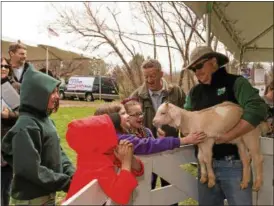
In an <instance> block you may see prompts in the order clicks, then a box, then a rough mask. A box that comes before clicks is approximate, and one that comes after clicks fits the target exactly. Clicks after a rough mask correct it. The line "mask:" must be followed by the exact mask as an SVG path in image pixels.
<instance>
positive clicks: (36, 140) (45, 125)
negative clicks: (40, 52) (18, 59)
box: [2, 67, 74, 200]
mask: <svg viewBox="0 0 274 206" xmlns="http://www.w3.org/2000/svg"><path fill="white" fill-rule="evenodd" d="M59 83H60V82H59V81H57V80H55V79H54V78H52V77H50V76H48V75H46V74H43V73H41V72H38V71H35V70H34V69H33V68H32V67H31V68H29V69H28V70H27V71H26V73H25V75H24V79H23V82H22V85H21V93H20V100H21V102H20V109H19V112H20V114H19V118H18V120H17V122H16V124H15V125H14V126H13V127H12V129H11V130H10V131H9V132H8V133H7V134H6V135H5V136H4V138H3V142H2V151H3V153H4V154H3V155H4V158H5V160H6V161H7V162H8V163H9V164H10V165H12V167H13V172H14V179H13V182H12V188H11V195H12V197H13V198H14V199H17V200H30V199H34V198H37V197H41V196H45V195H49V194H51V193H55V192H56V191H61V190H63V191H67V190H68V187H69V185H70V180H71V177H72V175H73V173H74V168H73V166H72V164H71V162H70V160H69V159H68V158H67V156H66V155H65V153H64V152H63V150H62V148H61V147H60V140H59V137H58V134H57V130H56V128H55V125H54V124H53V121H52V120H50V118H49V115H48V112H47V105H48V100H49V97H50V94H51V93H52V92H53V90H54V89H55V88H56V86H57V85H58V84H59Z"/></svg>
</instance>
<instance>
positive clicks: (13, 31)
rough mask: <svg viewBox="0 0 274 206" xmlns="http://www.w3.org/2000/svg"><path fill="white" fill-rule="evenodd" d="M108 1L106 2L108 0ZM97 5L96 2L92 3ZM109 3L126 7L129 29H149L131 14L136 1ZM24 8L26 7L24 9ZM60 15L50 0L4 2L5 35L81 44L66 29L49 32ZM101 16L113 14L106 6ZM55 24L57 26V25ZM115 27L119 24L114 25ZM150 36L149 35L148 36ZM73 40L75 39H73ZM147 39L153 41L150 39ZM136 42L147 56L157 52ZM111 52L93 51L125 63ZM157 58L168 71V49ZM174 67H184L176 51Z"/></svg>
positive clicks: (109, 60)
mask: <svg viewBox="0 0 274 206" xmlns="http://www.w3.org/2000/svg"><path fill="white" fill-rule="evenodd" d="M53 4H54V5H55V6H57V8H62V7H68V8H71V7H73V8H74V10H75V11H77V10H80V7H79V5H80V4H79V2H78V3H74V2H62V3H57V2H54V3H53ZM104 4H106V3H104ZM92 5H94V6H96V3H92ZM107 5H108V6H109V7H110V8H111V7H112V6H113V5H116V6H117V5H118V9H120V11H122V12H121V13H120V14H119V23H120V25H121V27H122V28H124V29H125V30H126V31H131V32H137V31H138V32H141V33H146V32H147V33H149V30H148V28H147V26H145V25H144V24H143V23H141V22H137V21H136V20H134V18H133V17H132V15H131V11H132V5H131V4H130V3H129V2H123V3H119V4H115V3H112V2H108V3H107ZM10 11H12V13H14V14H19V15H10ZM22 11H24V12H23V13H22ZM57 18H58V15H57V13H56V10H55V9H54V8H53V7H52V3H50V2H2V37H10V38H13V39H15V40H18V39H20V40H22V41H23V42H24V40H25V42H26V43H27V42H29V41H30V42H31V41H35V42H39V43H43V42H48V41H50V42H51V43H52V44H54V45H61V46H62V45H66V44H69V46H71V47H75V46H77V47H81V45H82V44H80V42H81V41H80V42H79V41H76V42H75V41H74V39H75V36H73V37H72V36H71V35H68V34H66V33H62V32H61V31H58V29H57V30H56V31H57V32H58V34H59V37H50V38H49V36H48V32H47V27H48V25H50V26H51V27H52V25H54V24H53V22H55V21H56V19H57ZM100 18H101V19H104V18H106V19H107V20H109V19H110V15H109V13H108V12H107V11H106V10H102V12H100ZM109 25H115V24H114V22H112V23H109ZM53 27H54V26H53ZM114 27H115V26H114ZM148 38H149V37H148ZM72 40H73V41H72ZM147 41H150V39H149V40H147ZM158 43H159V44H162V45H164V44H165V43H164V42H163V40H162V42H161V41H159V42H158ZM130 44H132V45H133V46H134V47H135V49H136V51H139V52H141V53H143V54H144V55H145V57H147V56H150V57H152V56H153V50H152V47H150V46H145V45H140V44H137V43H132V42H131V43H130ZM108 53H109V47H107V46H102V47H100V49H99V50H97V51H96V52H94V53H91V54H89V55H91V56H95V57H101V58H103V59H104V60H105V61H106V62H107V63H111V64H120V65H121V64H122V62H121V60H120V59H119V58H118V57H117V55H110V56H107V54H108ZM157 59H158V60H159V61H160V62H161V64H162V67H163V69H164V71H166V72H167V71H168V70H169V69H168V65H169V62H168V55H167V50H166V49H158V55H157ZM172 59H173V64H174V68H173V70H176V71H179V70H180V69H181V65H182V60H181V57H180V55H179V53H178V52H173V55H172ZM129 60H130V56H128V57H127V61H129Z"/></svg>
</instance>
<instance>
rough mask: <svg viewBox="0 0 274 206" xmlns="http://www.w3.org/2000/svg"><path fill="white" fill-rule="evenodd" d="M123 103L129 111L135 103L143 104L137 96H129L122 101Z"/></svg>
mask: <svg viewBox="0 0 274 206" xmlns="http://www.w3.org/2000/svg"><path fill="white" fill-rule="evenodd" d="M122 104H123V105H124V107H125V110H126V112H127V113H129V110H130V107H132V106H135V105H140V106H142V104H141V103H140V102H139V101H138V99H136V98H128V99H125V100H123V101H122Z"/></svg>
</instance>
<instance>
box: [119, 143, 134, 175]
mask: <svg viewBox="0 0 274 206" xmlns="http://www.w3.org/2000/svg"><path fill="white" fill-rule="evenodd" d="M114 154H115V156H116V157H117V158H118V159H119V160H120V162H121V164H122V167H121V168H122V169H126V170H129V171H131V164H132V158H133V144H132V143H130V142H129V141H127V140H121V141H120V142H119V145H118V146H117V148H116V149H115V151H114Z"/></svg>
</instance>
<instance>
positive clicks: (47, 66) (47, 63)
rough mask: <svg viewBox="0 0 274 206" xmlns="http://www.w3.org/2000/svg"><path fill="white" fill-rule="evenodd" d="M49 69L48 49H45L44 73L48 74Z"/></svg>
mask: <svg viewBox="0 0 274 206" xmlns="http://www.w3.org/2000/svg"><path fill="white" fill-rule="evenodd" d="M48 71H49V49H48V47H47V49H46V73H47V74H48Z"/></svg>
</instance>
